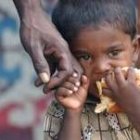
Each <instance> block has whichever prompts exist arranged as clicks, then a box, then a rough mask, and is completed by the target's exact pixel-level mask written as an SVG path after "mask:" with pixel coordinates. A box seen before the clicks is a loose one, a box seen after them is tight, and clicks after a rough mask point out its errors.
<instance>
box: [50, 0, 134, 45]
mask: <svg viewBox="0 0 140 140" xmlns="http://www.w3.org/2000/svg"><path fill="white" fill-rule="evenodd" d="M52 20H53V22H54V24H55V25H56V27H57V29H58V31H59V32H60V33H61V34H62V36H63V37H64V39H66V40H67V41H68V43H70V41H71V40H72V39H73V38H74V37H75V36H76V35H77V34H78V33H79V31H80V30H81V29H83V28H86V27H88V26H92V27H94V28H98V27H99V26H104V25H109V26H112V27H113V28H115V29H118V30H121V31H123V32H124V33H126V34H129V35H130V36H131V38H132V39H133V38H134V36H135V34H136V4H135V0H60V2H59V3H58V5H57V6H56V8H55V9H54V11H53V14H52Z"/></svg>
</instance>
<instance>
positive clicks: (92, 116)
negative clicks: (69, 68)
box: [44, 101, 140, 140]
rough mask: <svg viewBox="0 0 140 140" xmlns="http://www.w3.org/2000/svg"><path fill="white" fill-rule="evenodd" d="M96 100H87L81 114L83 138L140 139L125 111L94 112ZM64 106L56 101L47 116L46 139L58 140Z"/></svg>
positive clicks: (95, 139)
mask: <svg viewBox="0 0 140 140" xmlns="http://www.w3.org/2000/svg"><path fill="white" fill-rule="evenodd" d="M95 104H96V103H95V102H94V101H92V102H91V101H87V103H86V104H85V106H84V109H83V112H82V115H81V124H82V130H81V133H82V135H81V140H140V136H139V135H138V133H137V132H136V130H135V129H134V128H133V126H132V125H131V123H130V122H129V120H128V118H127V116H126V115H125V114H123V113H117V114H115V113H112V114H111V113H110V114H109V113H100V114H96V113H94V109H95ZM63 115H64V108H63V107H62V106H61V105H60V104H59V103H58V102H56V101H54V102H53V103H52V104H51V106H50V107H49V108H48V111H47V114H46V116H45V126H44V127H45V128H44V134H45V139H44V140H55V139H56V140H57V136H58V133H59V131H60V128H61V126H62V123H63Z"/></svg>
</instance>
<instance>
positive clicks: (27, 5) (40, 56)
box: [13, 0, 82, 92]
mask: <svg viewBox="0 0 140 140" xmlns="http://www.w3.org/2000/svg"><path fill="white" fill-rule="evenodd" d="M13 1H14V3H15V6H16V8H17V11H18V13H19V17H20V21H21V28H20V36H21V42H22V44H23V46H24V48H25V50H26V51H27V53H28V54H29V55H30V57H31V59H32V62H33V65H34V68H35V70H36V72H37V74H38V75H39V77H40V79H41V80H38V82H37V83H36V85H40V84H42V83H41V81H42V82H43V83H47V82H48V81H49V83H48V84H47V88H46V87H45V88H44V91H45V92H46V91H48V89H52V88H54V87H56V86H58V85H59V84H60V83H61V82H62V81H63V80H64V79H65V78H67V76H69V75H70V74H72V72H73V71H76V72H77V73H78V74H79V77H80V75H81V73H82V69H81V67H80V65H79V64H78V63H77V61H76V60H75V58H74V57H73V56H72V54H71V53H70V51H69V48H68V44H67V42H66V41H65V40H64V39H63V38H62V36H61V35H60V33H59V32H58V31H57V30H56V28H55V26H54V24H53V23H52V21H51V18H50V17H49V16H48V15H47V14H46V13H45V12H44V11H43V10H42V7H41V0H13ZM50 56H51V58H50ZM52 56H53V60H54V61H55V64H53V61H52ZM56 63H57V64H56ZM55 65H57V67H56V68H57V70H58V73H57V74H56V75H55V76H52V77H51V78H50V76H51V72H52V73H53V72H54V69H55V68H54V67H55Z"/></svg>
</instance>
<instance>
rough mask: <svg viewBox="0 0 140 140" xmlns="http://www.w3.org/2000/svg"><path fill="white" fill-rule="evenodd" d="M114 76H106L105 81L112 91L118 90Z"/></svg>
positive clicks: (110, 74)
mask: <svg viewBox="0 0 140 140" xmlns="http://www.w3.org/2000/svg"><path fill="white" fill-rule="evenodd" d="M114 80H115V79H114V76H113V75H112V73H109V74H108V75H106V78H105V81H106V83H107V86H108V87H109V89H111V90H112V91H113V90H114V89H116V83H115V81H114Z"/></svg>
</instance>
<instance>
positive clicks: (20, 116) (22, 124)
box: [0, 0, 52, 140]
mask: <svg viewBox="0 0 140 140" xmlns="http://www.w3.org/2000/svg"><path fill="white" fill-rule="evenodd" d="M46 6H48V7H49V8H47V10H48V11H47V12H50V11H51V8H52V0H47V1H46V3H44V8H46ZM35 78H36V74H35V71H34V69H33V66H32V63H31V60H30V57H29V56H28V55H27V54H26V53H25V51H24V49H23V47H22V45H21V43H20V38H19V18H18V15H17V12H16V9H15V6H14V4H13V1H12V0H0V140H43V121H44V120H43V119H44V114H45V111H46V108H47V99H46V96H45V95H44V94H43V93H42V89H41V88H40V89H39V88H36V87H35V86H34V80H35Z"/></svg>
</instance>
